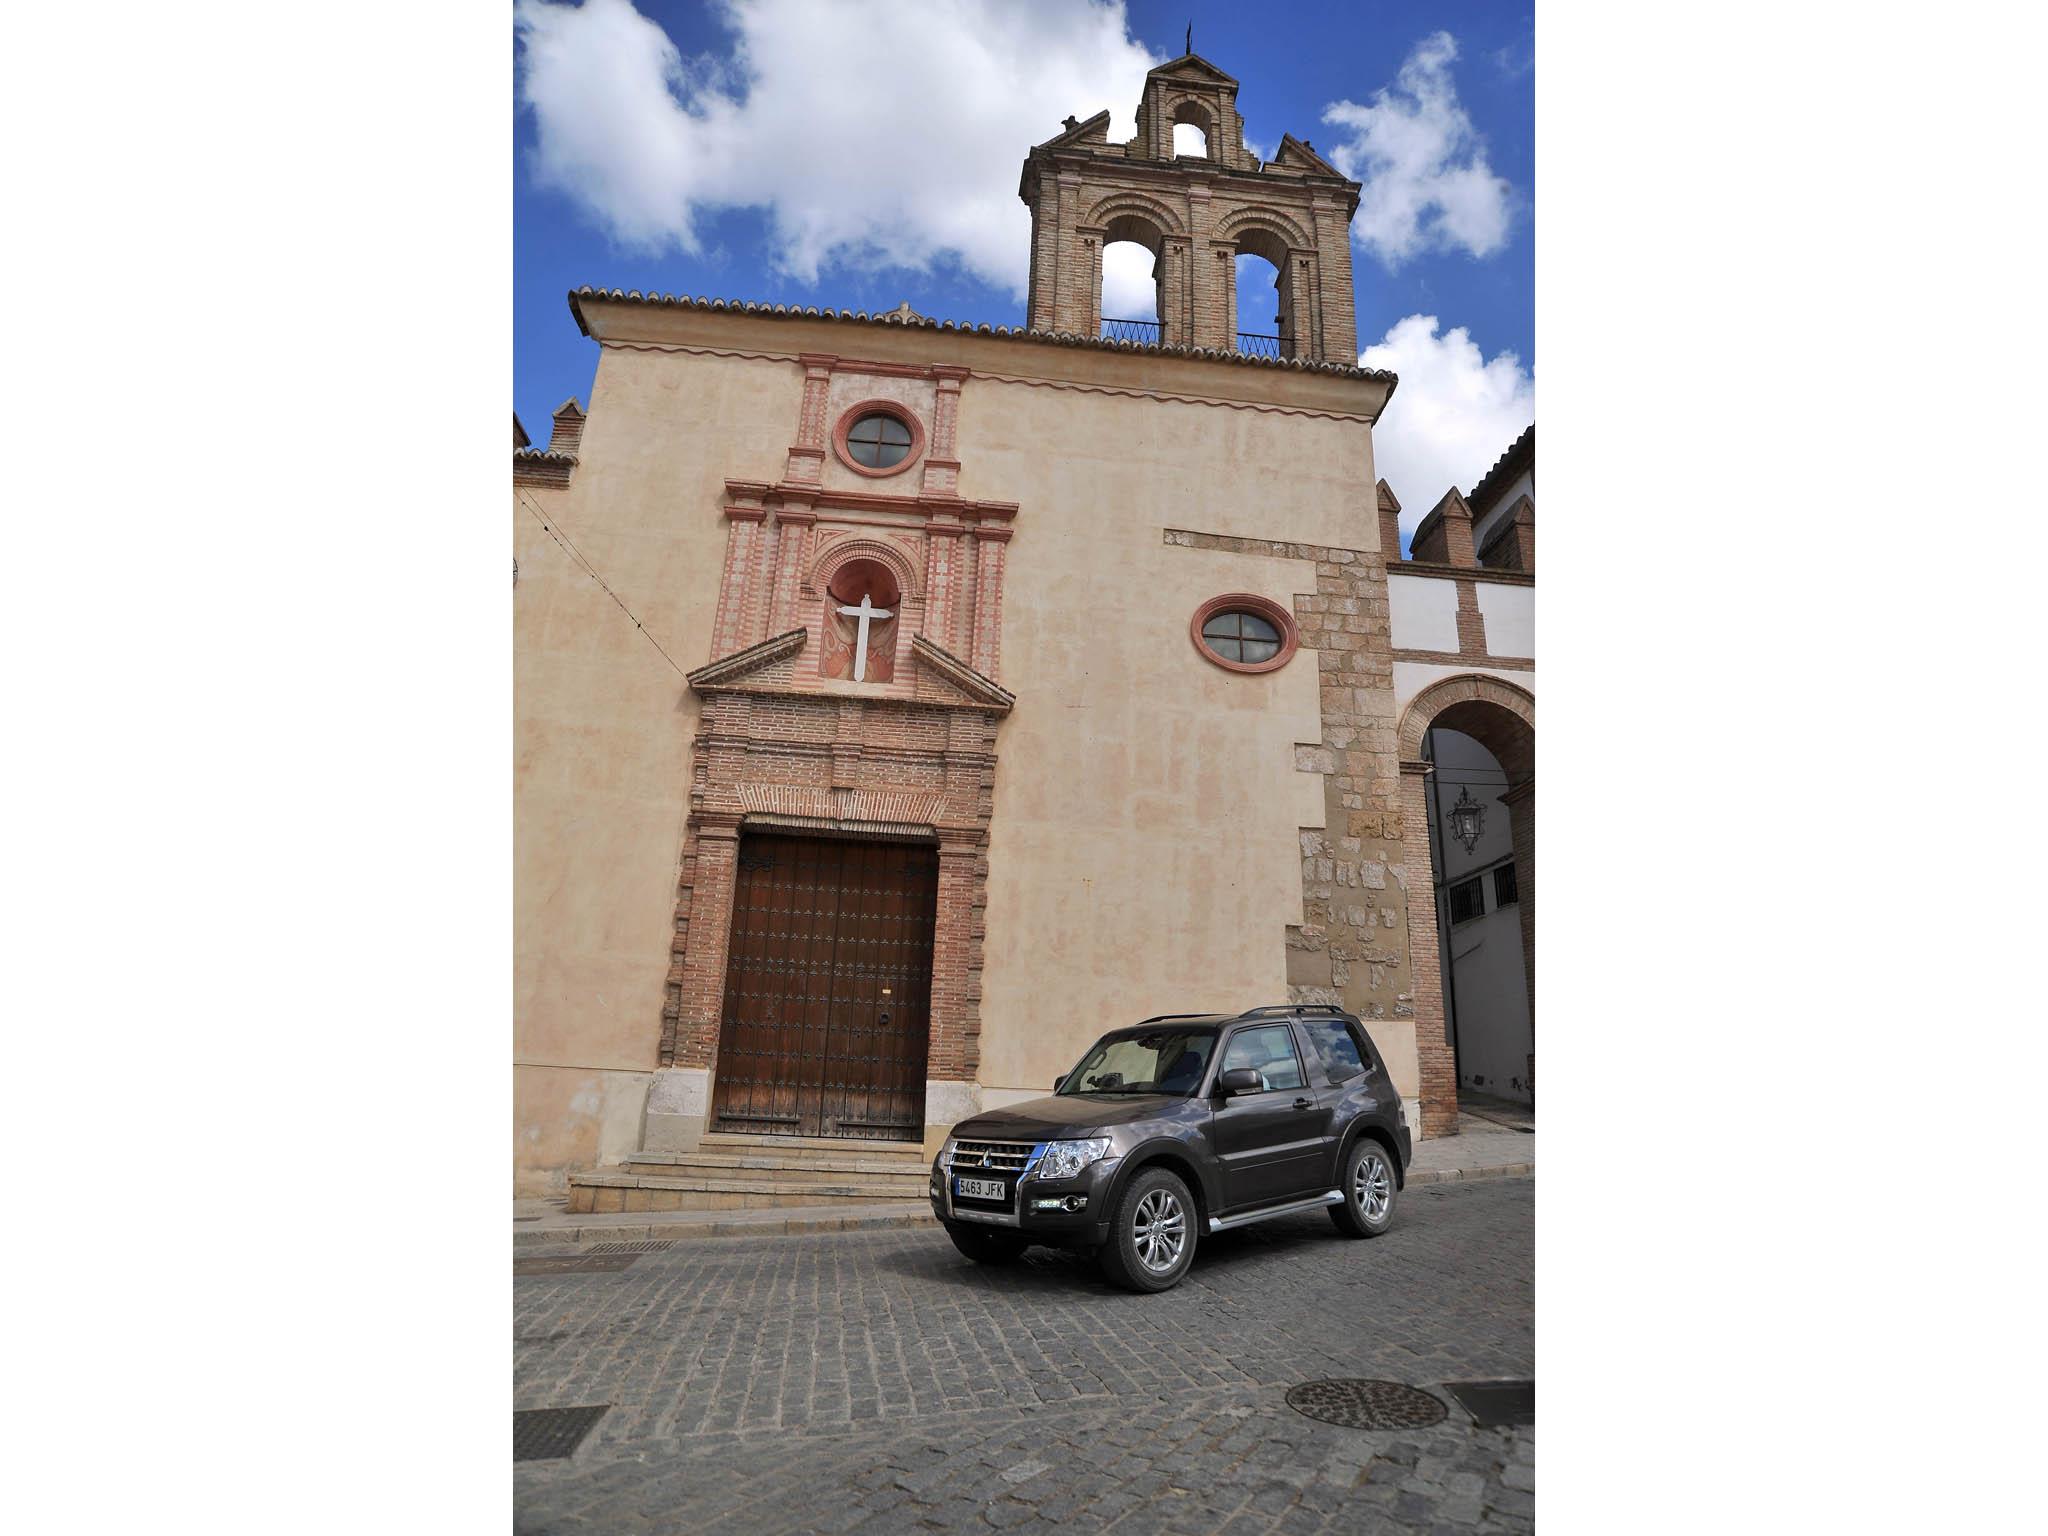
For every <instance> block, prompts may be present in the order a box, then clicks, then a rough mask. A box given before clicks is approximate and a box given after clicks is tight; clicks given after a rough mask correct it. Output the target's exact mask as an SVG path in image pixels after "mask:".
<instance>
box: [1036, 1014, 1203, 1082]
mask: <svg viewBox="0 0 2048 1536" xmlns="http://www.w3.org/2000/svg"><path fill="white" fill-rule="evenodd" d="M1215 1047H1216V1031H1215V1030H1213V1029H1185V1028H1182V1029H1141V1030H1132V1031H1129V1032H1127V1033H1126V1032H1120V1033H1117V1034H1114V1035H1105V1036H1103V1038H1102V1039H1100V1040H1098V1041H1096V1042H1095V1048H1094V1049H1093V1050H1091V1051H1089V1053H1088V1054H1087V1055H1086V1056H1084V1057H1082V1058H1081V1065H1080V1066H1078V1067H1076V1068H1075V1069H1074V1070H1073V1071H1071V1072H1069V1073H1068V1074H1067V1076H1066V1080H1065V1081H1064V1082H1062V1083H1061V1084H1060V1089H1059V1091H1060V1094H1061V1096H1062V1097H1067V1096H1072V1097H1076V1098H1080V1097H1086V1096H1089V1095H1093V1094H1120V1093H1170V1094H1177V1095H1179V1096H1180V1097H1182V1098H1185V1097H1187V1096H1188V1095H1189V1094H1192V1093H1193V1092H1194V1091H1195V1090H1196V1089H1197V1088H1199V1087H1201V1085H1202V1069H1203V1068H1204V1067H1206V1066H1207V1065H1208V1064H1209V1053H1210V1052H1211V1051H1212V1050H1214V1049H1215Z"/></svg>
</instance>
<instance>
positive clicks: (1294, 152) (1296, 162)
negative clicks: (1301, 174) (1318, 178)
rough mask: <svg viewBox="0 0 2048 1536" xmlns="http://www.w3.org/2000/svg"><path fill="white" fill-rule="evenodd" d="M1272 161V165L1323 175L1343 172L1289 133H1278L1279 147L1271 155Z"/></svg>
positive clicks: (1340, 174)
mask: <svg viewBox="0 0 2048 1536" xmlns="http://www.w3.org/2000/svg"><path fill="white" fill-rule="evenodd" d="M1272 163H1273V164H1274V165H1285V166H1292V167H1294V168H1295V169H1297V170H1303V171H1314V172H1316V173H1317V174H1319V175H1323V176H1342V175H1343V174H1344V173H1343V172H1342V171H1340V170H1338V169H1337V167H1335V166H1334V165H1332V164H1330V162H1329V161H1327V160H1325V159H1324V158H1323V157H1322V156H1321V155H1319V154H1317V153H1316V152H1315V150H1313V149H1312V148H1310V147H1309V146H1308V145H1307V144H1306V143H1304V142H1303V141H1302V140H1300V139H1297V138H1296V137H1295V136H1294V135H1293V134H1291V133H1283V134H1281V135H1280V148H1279V151H1278V152H1277V153H1276V154H1275V155H1274V156H1273V159H1272Z"/></svg>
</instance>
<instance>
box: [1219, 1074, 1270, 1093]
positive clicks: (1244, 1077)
mask: <svg viewBox="0 0 2048 1536" xmlns="http://www.w3.org/2000/svg"><path fill="white" fill-rule="evenodd" d="M1261 1082H1262V1079H1261V1078H1260V1077H1259V1074H1258V1069H1257V1068H1255V1067H1232V1068H1231V1069H1230V1070H1229V1071H1228V1072H1219V1073H1218V1074H1217V1075H1216V1091H1217V1092H1218V1093H1220V1094H1222V1095H1223V1096H1224V1097H1225V1098H1226V1099H1227V1098H1230V1097H1231V1096H1233V1095H1235V1094H1240V1093H1258V1092H1260V1091H1261V1089H1260V1083H1261Z"/></svg>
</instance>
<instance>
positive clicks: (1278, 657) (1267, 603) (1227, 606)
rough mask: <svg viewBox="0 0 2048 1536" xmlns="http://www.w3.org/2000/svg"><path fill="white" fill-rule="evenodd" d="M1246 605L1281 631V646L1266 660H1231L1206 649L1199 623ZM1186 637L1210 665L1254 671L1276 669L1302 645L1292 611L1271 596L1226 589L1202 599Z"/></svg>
mask: <svg viewBox="0 0 2048 1536" xmlns="http://www.w3.org/2000/svg"><path fill="white" fill-rule="evenodd" d="M1238 609H1245V610H1247V611H1249V612H1252V613H1256V614H1257V615H1258V616H1259V617H1260V618H1262V619H1264V620H1265V621H1266V622H1267V623H1269V624H1271V625H1272V626H1273V627H1274V628H1275V629H1277V630H1279V631H1280V649H1279V650H1278V651H1277V652H1276V653H1274V655H1273V656H1272V657H1270V658H1269V659H1267V660H1265V661H1232V660H1230V659H1229V658H1228V657H1224V656H1219V655H1217V654H1216V652H1214V651H1212V650H1210V649H1209V642H1208V641H1207V640H1205V639H1204V638H1203V637H1202V626H1203V625H1204V624H1207V623H1208V622H1209V621H1210V620H1211V619H1213V618H1215V617H1216V615H1217V614H1219V613H1225V612H1234V611H1236V610H1238ZM1188 638H1189V639H1190V640H1192V641H1194V643H1195V650H1196V651H1197V652H1199V653H1200V654H1201V657H1202V660H1204V661H1206V662H1208V663H1209V665H1210V666H1212V667H1221V668H1222V669H1223V670H1224V671H1226V672H1243V673H1248V674H1256V673H1260V672H1278V671H1279V670H1280V669H1281V668H1282V667H1284V666H1286V665H1287V663H1288V662H1290V661H1292V660H1294V653H1295V652H1296V651H1297V650H1299V649H1300V648H1301V626H1300V625H1298V624H1296V623H1295V622H1294V615H1293V614H1291V613H1289V612H1288V611H1287V610H1286V609H1285V608H1283V607H1281V606H1280V605H1279V604H1278V603H1276V602H1274V601H1273V600H1272V599H1271V598H1270V597H1261V596H1260V595H1259V594H1258V593H1256V592H1225V593H1223V594H1222V595H1221V596H1220V597H1212V598H1210V599H1209V600H1208V601H1207V602H1206V603H1203V604H1202V605H1201V606H1200V607H1199V608H1197V609H1196V610H1195V612H1194V616H1193V617H1192V618H1190V619H1189V620H1188Z"/></svg>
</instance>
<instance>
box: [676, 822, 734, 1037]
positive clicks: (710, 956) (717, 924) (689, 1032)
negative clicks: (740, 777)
mask: <svg viewBox="0 0 2048 1536" xmlns="http://www.w3.org/2000/svg"><path fill="white" fill-rule="evenodd" d="M693 830H694V833H695V842H696V851H695V857H694V861H693V868H692V870H691V879H690V903H689V906H690V911H689V917H688V919H687V923H688V929H687V931H688V934H689V940H690V942H689V945H688V948H687V950H686V951H685V953H684V954H683V956H682V963H681V965H680V967H679V969H678V972H677V973H676V975H677V984H676V985H675V986H674V987H673V988H672V990H671V995H670V1000H669V1006H668V1009H667V1011H666V1013H665V1015H664V1018H663V1020H662V1060H661V1064H662V1065H663V1066H665V1067H668V1066H678V1067H710V1066H712V1065H713V1063H714V1062H715V1061H716V1060H717V1057H718V1025H719V1020H720V1018H721V1017H722V1015H723V1014H724V1011H725V953H726V949H727V947H728V946H729V945H730V943H731V941H732V900H733V889H734V884H735V881H736V879H737V877H738V873H739V836H740V828H739V817H737V816H718V815H709V814H704V813H699V815H698V817H697V818H696V826H695V827H694V829H693Z"/></svg>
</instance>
